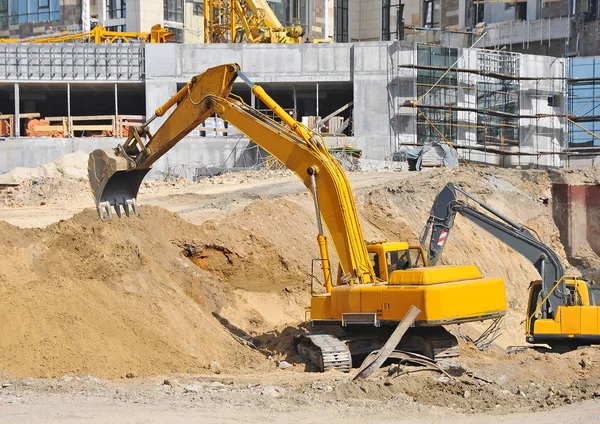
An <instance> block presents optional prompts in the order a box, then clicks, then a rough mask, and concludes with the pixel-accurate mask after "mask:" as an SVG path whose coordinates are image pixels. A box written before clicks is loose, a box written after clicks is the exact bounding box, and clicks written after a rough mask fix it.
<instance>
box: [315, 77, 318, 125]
mask: <svg viewBox="0 0 600 424" xmlns="http://www.w3.org/2000/svg"><path fill="white" fill-rule="evenodd" d="M315 116H317V119H319V118H318V116H319V83H317V112H316V113H315Z"/></svg>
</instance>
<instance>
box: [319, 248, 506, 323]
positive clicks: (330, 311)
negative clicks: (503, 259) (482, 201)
mask: <svg viewBox="0 0 600 424" xmlns="http://www.w3.org/2000/svg"><path fill="white" fill-rule="evenodd" d="M367 250H368V252H369V255H370V257H371V261H372V264H373V268H374V269H375V272H376V273H377V274H378V276H379V278H380V279H381V282H378V283H371V284H342V282H341V281H339V279H338V285H336V286H334V287H333V288H332V289H331V293H327V294H322V295H316V296H313V298H312V300H311V307H310V320H311V321H312V322H313V323H341V324H342V325H346V323H347V322H357V321H358V320H359V319H360V317H361V315H362V318H363V319H364V322H365V323H366V322H374V323H375V324H376V325H379V324H380V322H382V321H383V322H385V321H388V322H398V321H400V320H401V319H402V318H403V317H404V315H406V313H407V312H408V310H409V309H410V307H411V306H412V305H414V306H416V307H417V308H419V309H420V310H421V313H420V314H419V316H418V317H417V319H416V325H421V326H435V325H442V324H458V323H462V322H468V321H480V320H485V319H492V318H497V317H501V316H503V315H504V314H505V311H506V293H505V288H504V281H503V280H502V279H501V278H483V277H482V275H481V272H480V271H479V269H478V268H477V267H476V266H474V265H466V266H435V267H417V268H413V266H414V265H416V264H415V263H413V262H412V260H413V258H415V257H418V256H419V255H421V256H420V257H421V258H423V257H424V255H423V251H422V249H421V247H420V246H409V245H408V244H407V243H404V242H379V243H373V244H369V245H367ZM411 253H412V254H411ZM394 258H398V260H394ZM403 259H404V260H403ZM425 265H426V263H425ZM399 268H400V269H399Z"/></svg>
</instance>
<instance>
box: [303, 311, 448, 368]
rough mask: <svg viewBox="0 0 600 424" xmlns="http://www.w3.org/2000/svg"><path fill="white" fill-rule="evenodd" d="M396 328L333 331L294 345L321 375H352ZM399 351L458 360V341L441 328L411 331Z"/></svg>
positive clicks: (311, 335) (312, 335) (306, 336)
mask: <svg viewBox="0 0 600 424" xmlns="http://www.w3.org/2000/svg"><path fill="white" fill-rule="evenodd" d="M390 324H391V323H390ZM396 324H397V323H396ZM394 328H395V326H391V325H386V326H384V327H379V328H375V327H370V328H364V327H350V328H344V329H343V330H341V331H340V329H339V327H338V328H335V327H334V328H329V329H323V330H321V331H319V330H317V331H314V332H310V333H306V334H302V335H299V336H298V337H296V339H295V340H294V343H295V345H296V350H297V351H298V353H299V354H300V355H301V356H302V357H303V358H305V359H308V360H310V361H311V362H312V363H313V364H315V365H316V366H317V367H318V368H319V370H320V371H327V370H329V369H339V370H341V371H350V369H351V368H352V367H357V366H358V365H360V364H361V363H362V361H363V360H364V359H365V358H366V357H367V356H368V355H369V354H371V352H373V351H376V350H379V349H381V347H382V346H383V345H384V344H385V342H387V341H388V339H389V338H390V336H391V334H392V332H393V331H394ZM396 349H397V350H402V351H406V352H413V353H418V354H420V355H423V356H426V357H428V358H431V359H436V360H438V359H446V358H454V357H457V356H459V350H458V341H457V340H456V337H454V336H453V335H452V334H451V333H450V332H448V331H447V330H446V329H445V328H444V327H441V326H436V327H413V328H411V329H409V330H408V331H407V332H406V334H405V335H404V336H403V337H402V340H401V341H400V343H399V344H398V345H397V346H396Z"/></svg>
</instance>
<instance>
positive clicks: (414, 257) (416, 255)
mask: <svg viewBox="0 0 600 424" xmlns="http://www.w3.org/2000/svg"><path fill="white" fill-rule="evenodd" d="M409 252H410V267H411V268H417V267H418V266H419V262H420V263H421V265H420V266H425V261H424V260H423V255H422V254H421V249H417V248H412V249H409Z"/></svg>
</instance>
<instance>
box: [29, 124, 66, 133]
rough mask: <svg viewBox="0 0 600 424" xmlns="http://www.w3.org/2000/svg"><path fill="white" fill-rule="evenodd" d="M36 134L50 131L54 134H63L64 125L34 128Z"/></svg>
mask: <svg viewBox="0 0 600 424" xmlns="http://www.w3.org/2000/svg"><path fill="white" fill-rule="evenodd" d="M34 131H35V132H38V131H40V132H48V131H52V132H63V126H62V125H38V126H36V127H35V128H34Z"/></svg>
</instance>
